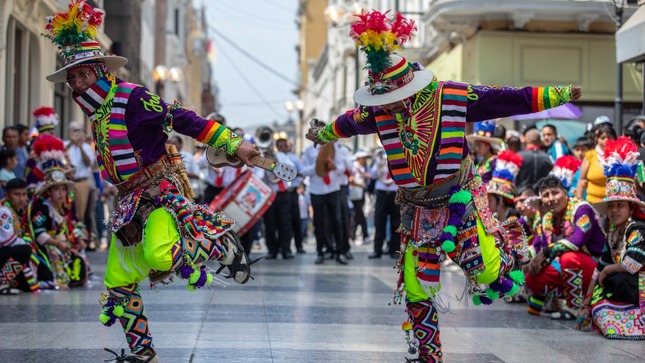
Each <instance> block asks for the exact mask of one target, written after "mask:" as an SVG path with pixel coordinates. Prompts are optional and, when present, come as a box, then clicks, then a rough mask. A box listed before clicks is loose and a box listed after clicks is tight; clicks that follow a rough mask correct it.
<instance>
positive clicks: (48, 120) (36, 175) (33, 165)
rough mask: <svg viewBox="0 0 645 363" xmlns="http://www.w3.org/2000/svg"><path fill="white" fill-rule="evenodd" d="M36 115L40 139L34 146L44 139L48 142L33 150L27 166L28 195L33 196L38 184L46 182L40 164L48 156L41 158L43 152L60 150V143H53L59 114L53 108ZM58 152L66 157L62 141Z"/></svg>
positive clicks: (38, 109)
mask: <svg viewBox="0 0 645 363" xmlns="http://www.w3.org/2000/svg"><path fill="white" fill-rule="evenodd" d="M33 115H34V124H35V125H36V126H35V127H36V129H37V130H38V137H36V139H35V140H34V144H36V143H37V142H38V140H39V139H42V138H43V137H44V138H45V139H46V141H42V140H41V144H40V145H41V146H42V147H41V148H32V154H31V155H30V156H29V159H27V164H26V166H25V179H26V180H27V185H28V193H29V195H30V196H31V194H32V193H33V192H34V191H35V189H34V188H35V187H36V185H37V184H38V183H41V182H42V181H43V180H44V177H45V173H44V172H43V171H42V169H41V168H40V167H39V164H40V163H41V161H42V160H46V159H47V158H48V156H47V155H45V156H42V157H41V155H40V154H41V153H42V152H43V151H47V152H49V151H54V148H58V147H59V145H58V143H56V142H54V141H52V140H53V139H51V138H54V137H55V136H53V135H54V128H55V127H56V125H58V114H57V113H56V111H54V109H53V108H51V107H47V106H44V107H39V108H37V109H36V110H34V112H33ZM56 151H61V152H62V153H63V155H64V152H65V144H63V142H62V141H61V143H60V149H56ZM57 157H58V156H57Z"/></svg>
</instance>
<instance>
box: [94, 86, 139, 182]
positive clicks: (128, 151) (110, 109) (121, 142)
mask: <svg viewBox="0 0 645 363" xmlns="http://www.w3.org/2000/svg"><path fill="white" fill-rule="evenodd" d="M136 87H137V85H135V84H131V83H127V82H122V83H121V84H119V85H117V84H116V82H114V84H113V85H112V86H111V87H110V91H109V93H108V95H107V97H106V98H105V101H104V102H103V105H102V106H101V107H100V108H99V109H98V110H97V111H96V112H94V113H93V114H92V115H90V120H91V121H92V132H93V133H94V139H95V140H96V149H97V156H98V157H97V160H98V165H99V170H100V171H101V176H102V177H103V178H104V179H108V180H111V181H112V183H114V184H117V183H120V182H122V181H124V180H127V179H128V178H129V177H130V176H132V175H133V174H134V173H136V172H137V171H139V166H138V164H137V161H136V159H135V156H134V150H133V148H132V145H131V144H130V141H129V140H128V130H127V128H126V124H125V110H126V107H127V105H128V99H129V98H130V94H131V93H132V91H133V90H134V89H135V88H136Z"/></svg>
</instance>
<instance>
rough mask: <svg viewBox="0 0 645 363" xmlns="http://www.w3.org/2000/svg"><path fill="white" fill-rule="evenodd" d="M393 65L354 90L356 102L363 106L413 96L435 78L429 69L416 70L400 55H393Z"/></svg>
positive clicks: (377, 104) (383, 103)
mask: <svg viewBox="0 0 645 363" xmlns="http://www.w3.org/2000/svg"><path fill="white" fill-rule="evenodd" d="M390 62H391V64H392V66H391V67H389V68H387V69H386V70H385V71H384V72H382V73H381V74H380V75H379V77H373V76H372V75H370V77H369V81H368V82H367V85H366V86H364V87H362V88H359V89H358V90H357V91H356V92H354V102H356V103H358V104H359V105H363V106H382V105H387V104H388V103H394V102H397V101H401V100H404V99H406V98H408V97H412V96H413V95H414V94H416V93H417V92H419V91H421V90H422V89H424V88H425V87H426V86H427V85H428V84H430V82H432V80H433V79H434V73H433V72H432V71H429V70H414V66H413V65H411V64H410V63H408V61H407V60H406V59H405V58H403V57H401V56H399V55H391V56H390Z"/></svg>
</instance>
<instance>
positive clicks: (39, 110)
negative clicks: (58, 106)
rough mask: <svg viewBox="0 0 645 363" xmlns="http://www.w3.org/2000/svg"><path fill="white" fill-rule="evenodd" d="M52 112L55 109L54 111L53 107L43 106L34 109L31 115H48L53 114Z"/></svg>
mask: <svg viewBox="0 0 645 363" xmlns="http://www.w3.org/2000/svg"><path fill="white" fill-rule="evenodd" d="M54 113H56V111H54V109H53V108H51V107H47V106H45V107H39V108H37V109H35V110H34V113H33V115H34V117H38V116H49V115H51V114H54Z"/></svg>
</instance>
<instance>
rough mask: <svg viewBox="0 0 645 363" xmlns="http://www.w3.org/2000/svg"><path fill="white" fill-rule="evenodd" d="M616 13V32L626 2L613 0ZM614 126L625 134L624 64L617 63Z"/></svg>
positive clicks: (621, 23) (620, 24) (620, 22)
mask: <svg viewBox="0 0 645 363" xmlns="http://www.w3.org/2000/svg"><path fill="white" fill-rule="evenodd" d="M612 1H613V2H614V10H615V11H616V32H618V30H619V29H620V27H621V26H622V25H623V12H624V9H625V0H612ZM614 125H616V132H618V133H619V134H621V133H622V132H623V64H622V63H618V62H617V63H616V103H615V106H614Z"/></svg>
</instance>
